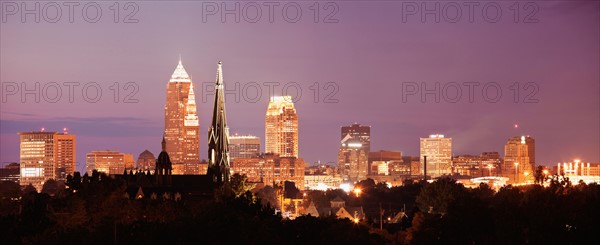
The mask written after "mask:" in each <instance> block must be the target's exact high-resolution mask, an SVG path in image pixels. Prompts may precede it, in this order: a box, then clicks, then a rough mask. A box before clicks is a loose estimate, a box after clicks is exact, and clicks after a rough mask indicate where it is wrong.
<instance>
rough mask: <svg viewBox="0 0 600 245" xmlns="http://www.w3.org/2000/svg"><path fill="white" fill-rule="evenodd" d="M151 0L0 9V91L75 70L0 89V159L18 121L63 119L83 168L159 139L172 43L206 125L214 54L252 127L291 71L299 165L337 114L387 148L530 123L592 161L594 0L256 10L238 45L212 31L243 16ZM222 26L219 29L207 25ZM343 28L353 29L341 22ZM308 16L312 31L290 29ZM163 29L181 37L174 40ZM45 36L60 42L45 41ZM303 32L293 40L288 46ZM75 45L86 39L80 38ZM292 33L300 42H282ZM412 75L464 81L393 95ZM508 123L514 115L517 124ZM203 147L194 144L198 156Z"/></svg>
mask: <svg viewBox="0 0 600 245" xmlns="http://www.w3.org/2000/svg"><path fill="white" fill-rule="evenodd" d="M154 4H155V5H150V4H147V3H141V5H140V7H141V8H140V9H141V11H140V16H139V17H140V22H139V23H136V24H131V25H114V24H111V23H106V22H102V23H97V25H91V24H87V23H77V24H74V25H72V26H68V25H60V26H51V25H50V24H48V23H41V24H40V26H43V27H48V28H45V29H47V30H39V32H31V33H29V32H27V33H26V32H21V31H19V27H20V26H21V25H24V24H21V23H18V24H15V23H14V22H8V23H2V35H0V40H1V42H0V45H1V48H2V51H3V52H2V53H3V54H2V57H0V59H1V62H0V69H1V71H2V72H1V74H0V80H1V81H2V82H3V87H2V89H3V91H5V89H9V88H8V87H6V85H10V84H11V83H13V82H14V83H16V84H17V85H20V83H21V82H23V83H26V84H27V85H28V86H29V87H28V88H33V86H34V83H35V82H37V81H40V82H41V84H40V85H41V86H42V87H43V86H44V85H47V84H48V83H50V82H56V83H58V84H60V85H61V86H62V83H64V82H76V81H80V82H81V85H80V86H79V87H77V90H76V91H77V93H76V95H77V96H76V97H75V98H74V102H73V103H70V102H69V101H68V98H67V95H66V94H67V92H68V90H67V87H64V86H63V87H62V88H63V91H62V92H63V98H62V99H61V100H60V101H58V102H57V103H49V102H47V101H45V100H44V99H41V101H40V103H35V102H34V101H33V100H34V96H33V95H27V96H26V102H21V99H22V98H21V97H20V96H19V95H18V94H17V95H6V96H4V98H3V99H6V102H4V101H3V102H2V113H1V125H0V131H1V132H0V133H1V136H0V137H1V142H2V146H1V149H0V161H2V162H3V163H5V164H8V163H9V162H15V161H18V135H17V134H16V133H17V132H26V131H37V130H39V129H40V128H46V129H48V130H53V131H59V130H60V129H62V128H64V127H67V128H69V130H70V131H71V132H72V133H73V134H76V135H77V136H78V153H77V162H78V163H79V165H78V166H77V169H78V170H80V171H82V170H83V169H84V167H85V153H86V152H89V151H91V150H94V149H114V150H118V151H120V152H125V153H131V154H133V155H134V156H137V155H138V154H139V153H141V152H142V151H144V150H145V149H148V150H149V151H151V152H152V153H153V154H155V155H157V154H158V153H159V152H160V147H159V145H158V144H157V143H156V142H160V140H161V137H162V133H161V132H162V131H163V128H162V127H163V123H164V121H163V120H164V119H163V116H164V115H162V112H161V108H162V107H163V106H164V102H165V100H166V98H165V94H164V82H165V81H166V80H167V79H168V78H169V77H168V75H169V74H172V72H173V70H172V69H173V64H175V63H176V62H177V58H178V55H179V54H182V59H183V60H184V61H185V63H186V69H187V70H188V72H189V73H190V74H193V76H194V80H195V81H197V82H198V83H199V84H197V86H196V97H197V101H196V102H197V105H198V117H199V121H200V125H209V121H210V119H211V118H210V113H207V112H209V111H211V107H212V100H211V98H213V97H212V95H209V96H206V98H203V96H204V95H205V93H204V92H205V90H204V86H203V85H204V84H205V83H209V84H211V83H212V81H213V80H212V79H213V77H214V75H213V72H214V71H213V69H212V67H213V66H214V62H216V61H218V60H220V59H222V60H224V61H226V62H227V64H228V81H227V82H228V83H227V84H231V86H234V87H232V89H233V88H235V84H236V83H239V84H240V85H239V86H240V88H239V90H243V88H244V87H246V88H247V89H252V88H251V87H249V84H251V82H256V83H258V84H259V85H260V87H261V90H262V97H261V98H260V99H258V100H256V101H254V100H250V99H251V98H252V97H253V95H254V94H253V92H252V91H254V90H249V91H250V92H249V94H248V96H247V97H246V98H245V99H244V97H243V96H242V95H240V96H238V97H239V98H240V99H239V101H236V98H235V95H234V94H226V98H227V101H228V103H227V107H228V111H229V115H228V117H229V121H228V123H229V126H230V128H231V133H240V134H252V135H260V136H262V135H264V117H263V116H264V115H263V112H264V110H265V108H266V107H267V104H268V97H267V94H268V87H266V86H264V84H263V83H265V82H279V83H280V85H279V86H278V87H277V88H278V89H277V90H276V93H277V95H281V94H279V93H281V88H282V87H283V86H284V85H285V84H288V83H292V82H296V83H298V84H299V85H300V87H301V88H302V91H303V96H302V98H300V100H299V101H297V102H295V106H296V107H297V109H298V111H300V112H301V114H302V117H301V122H300V124H299V127H300V128H299V132H301V136H300V137H299V145H300V147H299V148H301V150H300V154H301V157H303V158H304V159H305V161H306V162H307V163H310V164H312V163H314V162H316V161H319V160H320V161H322V162H335V161H336V158H337V156H336V152H337V150H338V149H339V140H338V134H339V127H340V126H342V125H347V124H350V123H352V122H360V123H361V124H364V125H370V126H372V136H371V137H372V142H373V143H372V146H371V149H372V150H399V151H402V152H403V153H404V155H409V156H416V155H418V152H419V140H418V139H419V138H420V137H426V136H427V135H429V134H432V133H441V134H445V135H447V136H448V137H452V138H453V147H454V149H453V152H455V153H456V154H457V155H458V154H478V153H480V152H484V151H497V152H503V147H504V144H505V143H506V140H507V139H509V138H511V137H514V136H520V135H531V136H532V137H534V138H535V139H536V164H542V165H548V166H553V165H555V164H556V162H564V161H570V160H571V159H574V158H582V159H588V160H587V161H590V162H600V153H599V152H598V150H597V148H598V146H599V145H600V139H599V138H600V135H599V132H598V129H597V128H598V125H599V124H600V114H599V113H600V112H599V110H598V104H599V101H598V100H599V98H598V96H597V95H598V91H599V90H600V85H599V83H598V80H599V79H598V77H599V72H598V69H597V67H598V65H599V61H598V59H597V54H598V53H599V49H598V46H597V43H598V42H600V40H599V38H598V30H597V28H595V27H596V26H595V24H590V23H597V20H598V14H597V12H595V11H593V9H594V8H593V7H592V8H588V7H590V6H589V5H593V4H595V3H579V4H575V3H571V4H573V5H572V6H573V8H565V9H562V8H560V6H561V4H559V3H557V4H553V3H539V6H540V12H539V14H538V15H537V18H538V19H539V20H540V21H539V23H534V24H524V23H518V24H515V23H513V22H512V20H511V19H510V18H504V19H502V21H501V22H499V23H495V24H490V23H486V22H482V21H478V22H476V23H440V24H437V25H430V24H423V23H421V22H419V21H409V22H408V23H402V22H401V21H400V20H396V19H394V18H393V17H397V16H396V15H393V10H394V9H393V8H391V7H390V8H389V9H386V7H385V6H383V5H380V4H377V3H360V2H359V3H340V7H341V9H340V11H341V12H340V13H341V14H343V15H342V16H338V17H339V18H340V22H339V23H335V24H324V23H319V24H314V23H310V21H306V22H301V23H298V24H297V25H292V24H289V23H284V24H281V23H275V24H274V25H270V24H260V23H258V24H256V25H254V26H253V27H255V28H257V31H259V32H263V33H265V35H259V36H255V37H254V39H249V40H248V41H247V42H246V45H247V46H244V47H239V46H238V43H237V42H231V41H223V40H240V39H243V37H246V36H248V35H249V34H251V33H249V32H248V31H247V30H245V28H246V27H248V26H249V25H250V24H249V23H240V24H239V25H238V24H233V23H220V22H218V21H217V22H216V23H215V22H214V21H213V22H211V21H209V22H208V23H202V22H201V21H198V22H193V21H192V22H190V23H188V22H186V18H187V17H185V16H186V13H187V14H189V13H193V11H195V10H197V9H195V5H194V6H191V7H190V6H189V5H185V4H173V5H168V6H169V7H170V8H174V9H177V11H178V13H181V14H179V15H178V16H172V15H170V14H168V13H166V12H161V10H162V9H161V7H164V6H165V4H164V3H154ZM367 4H368V5H367ZM562 4H566V3H562ZM186 6H187V8H189V9H186ZM365 6H369V7H370V8H367V9H370V10H368V11H367V10H365V8H363V7H365ZM594 6H595V5H594ZM376 13H377V14H376ZM396 13H397V12H396ZM148 16H153V17H152V18H149V17H148ZM188 16H189V15H188ZM351 16H355V18H352V17H351ZM386 16H387V17H386ZM144 17H146V18H144ZM172 17H173V18H172ZM366 17H370V18H366ZM198 18H199V17H198ZM386 18H392V19H387V21H386ZM398 18H399V17H398ZM209 20H210V19H209ZM198 23H202V24H201V25H198ZM376 23H377V24H381V28H382V29H381V30H393V31H392V32H390V33H388V34H389V35H387V36H386V38H379V37H378V35H377V33H378V32H379V31H381V30H370V29H369V28H370V27H371V26H372V24H376ZM223 25H225V26H227V27H228V28H226V29H225V28H220V27H221V26H223ZM150 27H152V28H153V30H156V34H145V35H138V34H140V32H138V31H136V29H145V28H150ZM199 27H201V28H202V31H198V28H199ZM74 30H77V31H74ZM173 30H175V32H173ZM355 30H357V31H356V33H361V34H360V35H357V34H353V33H354V32H355ZM307 31H308V32H311V33H314V35H313V34H311V35H302V34H301V33H306V32H307ZM105 32H109V33H110V35H109V37H115V38H116V39H115V40H122V39H120V38H129V39H127V42H117V43H118V44H117V43H115V42H106V43H105V42H102V40H103V39H102V38H101V37H102V36H103V35H100V33H105ZM164 33H178V34H179V35H181V37H180V38H176V39H175V38H172V37H171V35H163V34H164ZM201 33H202V34H201ZM205 33H218V34H219V35H204V34H205ZM273 33H277V34H278V35H276V37H277V38H276V41H278V42H273V41H270V40H269V38H267V37H268V36H270V34H273ZM50 34H51V35H50ZM482 34H483V35H482ZM271 36H272V35H271ZM317 36H322V37H324V38H316V37H317ZM42 37H44V38H46V39H44V38H42ZM341 37H343V39H341ZM367 37H374V38H372V39H371V38H367ZM438 39H439V41H436V40H438ZM23 40H26V41H23ZM41 40H46V41H47V42H43V41H41ZM123 40H124V39H123ZM415 40H428V41H427V42H420V43H415ZM497 40H503V42H501V43H499V42H497ZM53 43H54V44H56V43H60V44H64V46H62V47H58V48H57V49H56V48H55V46H53V45H52V44H53ZM301 43H304V44H306V45H298V44H301ZM198 44H200V45H198ZM88 46H94V47H96V48H95V49H93V50H89V49H87V48H86V47H88ZM295 46H297V47H298V48H292V47H295ZM148 50H151V51H150V52H149V51H148ZM32 51H35V52H32ZM325 63H327V64H326V65H325ZM31 71H35V72H31ZM471 81H474V82H480V83H481V85H480V86H479V87H477V90H476V91H477V92H478V93H477V96H476V97H475V102H473V103H470V102H468V101H467V99H466V98H467V92H468V91H467V87H465V86H463V83H464V82H471ZM91 82H97V83H98V84H99V85H100V86H101V87H102V89H103V91H104V93H103V97H102V99H101V100H100V101H98V102H96V103H91V102H87V101H85V100H83V98H82V97H81V96H80V94H81V87H82V86H83V85H84V84H86V83H91ZM127 82H134V83H135V84H137V86H138V92H137V93H136V96H134V99H137V100H138V101H137V103H123V100H124V99H125V97H126V96H127V95H128V94H129V93H130V92H131V91H133V90H132V88H133V87H127V86H126V85H127V84H126V83H127ZM328 82H333V83H335V84H336V85H335V86H337V92H336V93H335V94H334V95H333V97H332V98H333V99H337V102H336V103H324V99H325V97H326V96H327V95H328V94H329V93H331V91H333V88H334V87H331V86H330V87H326V85H327V83H328ZM411 82H414V83H416V84H417V85H420V83H421V82H424V83H426V85H427V86H429V87H428V88H432V87H434V86H435V85H434V83H435V82H440V83H441V84H440V85H441V86H444V85H448V84H449V83H451V82H457V83H458V84H459V85H461V87H462V88H463V99H462V100H461V101H459V102H456V103H453V102H451V101H449V100H448V98H442V99H441V101H440V102H439V103H436V102H435V101H434V96H429V97H427V98H428V100H427V101H426V102H425V103H423V102H421V101H420V96H419V94H417V95H413V96H410V97H407V100H406V102H403V101H402V94H401V91H402V88H403V87H402V85H403V84H404V85H411V86H412V85H414V84H412V83H411ZM492 82H496V83H498V84H499V85H501V87H502V89H503V90H502V92H503V96H502V99H501V100H500V101H499V102H498V103H490V102H486V101H484V99H483V98H482V97H481V96H480V92H481V90H480V89H481V87H483V86H484V85H485V84H489V83H492ZM514 82H519V87H520V88H521V90H520V92H521V93H520V97H519V100H518V102H517V103H515V102H514V101H513V99H514V98H513V92H514V90H511V88H510V86H511V85H512V84H513V83H514ZM529 82H533V83H535V84H537V86H538V88H539V90H538V92H537V93H536V94H535V96H534V98H535V99H537V100H538V102H537V103H525V102H524V101H523V99H524V97H525V96H527V95H528V93H529V92H531V91H532V90H524V88H525V87H524V86H525V85H526V84H527V83H529ZM114 83H119V84H118V86H119V87H120V89H121V91H120V92H121V93H120V96H119V98H118V99H119V103H115V102H114V101H113V95H114V93H113V91H114V90H110V88H109V87H110V86H111V85H113V84H114ZM314 83H318V87H319V88H320V91H319V92H320V93H319V97H318V98H317V101H318V103H316V102H315V98H314V89H313V90H311V87H310V86H312V85H314ZM332 86H334V85H332ZM113 88H114V87H113ZM126 88H129V90H127V89H126ZM313 88H314V87H313ZM326 88H328V90H327V89H326ZM292 93H293V92H292ZM465 119H468V120H465ZM514 124H518V125H519V127H518V128H514V127H513V125H514ZM205 129H206V128H201V129H200V144H201V145H202V144H205V143H204V140H205V139H206V138H207V137H206V130H205ZM262 142H264V139H262ZM314 142H319V144H315V143H314ZM202 149H205V148H202V147H201V151H200V159H206V158H207V155H206V151H205V150H202Z"/></svg>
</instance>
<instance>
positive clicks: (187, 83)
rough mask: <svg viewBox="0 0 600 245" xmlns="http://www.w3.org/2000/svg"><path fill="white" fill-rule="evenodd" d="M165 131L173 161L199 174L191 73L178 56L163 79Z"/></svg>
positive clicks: (197, 138) (197, 139)
mask: <svg viewBox="0 0 600 245" xmlns="http://www.w3.org/2000/svg"><path fill="white" fill-rule="evenodd" d="M166 97H167V100H166V103H165V131H164V138H165V140H166V143H167V152H168V153H169V156H170V157H171V162H172V163H173V164H183V172H184V173H185V174H199V173H198V172H199V166H198V164H199V163H200V138H199V137H200V126H199V123H198V115H197V113H196V97H195V95H194V84H193V82H192V79H191V77H190V76H189V75H188V73H187V72H186V70H185V68H184V67H183V65H182V63H181V59H180V60H179V64H177V67H176V68H175V71H174V72H173V75H171V79H170V80H169V82H168V83H167V96H166Z"/></svg>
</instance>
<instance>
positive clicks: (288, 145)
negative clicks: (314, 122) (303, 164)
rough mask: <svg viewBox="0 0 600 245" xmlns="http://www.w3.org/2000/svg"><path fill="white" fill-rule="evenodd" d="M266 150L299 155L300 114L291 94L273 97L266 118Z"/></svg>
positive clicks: (286, 155) (285, 155)
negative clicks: (297, 112)
mask: <svg viewBox="0 0 600 245" xmlns="http://www.w3.org/2000/svg"><path fill="white" fill-rule="evenodd" d="M265 152H266V153H273V154H278V155H279V156H281V157H298V114H296V109H295V108H294V103H293V102H292V97H291V96H274V97H271V101H270V102H269V107H268V108H267V115H266V119H265Z"/></svg>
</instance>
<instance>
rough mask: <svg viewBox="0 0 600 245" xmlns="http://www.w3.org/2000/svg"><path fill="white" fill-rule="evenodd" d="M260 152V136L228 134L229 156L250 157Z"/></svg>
mask: <svg viewBox="0 0 600 245" xmlns="http://www.w3.org/2000/svg"><path fill="white" fill-rule="evenodd" d="M259 154H260V138H259V137H257V136H253V135H237V134H236V135H232V136H229V158H230V160H233V159H235V158H252V157H256V156H258V155H259Z"/></svg>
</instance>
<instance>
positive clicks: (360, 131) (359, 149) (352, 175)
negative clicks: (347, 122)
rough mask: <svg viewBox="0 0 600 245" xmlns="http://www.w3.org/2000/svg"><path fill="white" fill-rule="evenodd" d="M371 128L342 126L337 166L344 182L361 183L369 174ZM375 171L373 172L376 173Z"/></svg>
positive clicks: (357, 125) (356, 125) (354, 125)
mask: <svg viewBox="0 0 600 245" xmlns="http://www.w3.org/2000/svg"><path fill="white" fill-rule="evenodd" d="M370 149H371V127H370V126H362V125H360V124H357V123H355V124H352V125H351V126H344V127H342V130H341V142H340V150H339V152H338V166H339V167H340V170H341V171H340V172H341V174H342V177H343V179H344V181H350V182H355V181H361V180H363V179H366V178H367V175H368V174H369V172H370V171H369V151H370ZM376 171H377V170H375V172H376Z"/></svg>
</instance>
